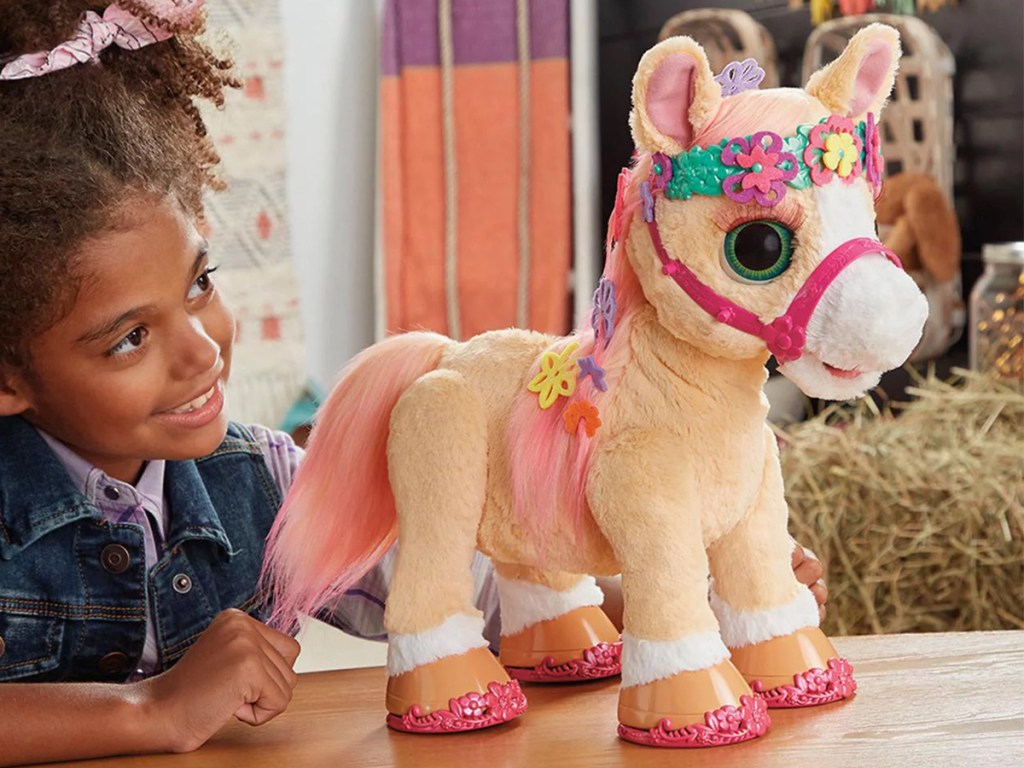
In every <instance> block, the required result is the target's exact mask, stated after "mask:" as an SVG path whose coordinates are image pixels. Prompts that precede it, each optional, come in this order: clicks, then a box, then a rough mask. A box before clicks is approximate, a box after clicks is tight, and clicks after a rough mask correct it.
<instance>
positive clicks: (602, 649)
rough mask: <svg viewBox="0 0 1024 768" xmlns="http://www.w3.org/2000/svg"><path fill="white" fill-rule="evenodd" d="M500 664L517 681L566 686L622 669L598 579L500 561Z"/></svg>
mask: <svg viewBox="0 0 1024 768" xmlns="http://www.w3.org/2000/svg"><path fill="white" fill-rule="evenodd" d="M494 567H495V570H496V571H497V582H498V594H499V595H500V597H501V663H502V664H504V665H505V668H506V669H507V670H508V673H509V674H510V675H512V677H514V678H516V679H517V680H526V681H529V682H533V683H563V682H570V681H577V680H598V679H601V678H605V677H613V676H615V675H617V674H619V672H620V671H621V668H622V664H621V660H620V656H621V652H622V643H621V642H619V632H618V630H617V629H615V626H614V625H613V624H612V622H611V620H610V619H609V618H608V617H607V616H605V614H604V611H602V610H601V608H600V605H601V602H602V600H603V599H604V595H602V593H601V588H600V587H598V586H597V583H596V582H595V580H594V577H593V576H584V575H582V574H579V573H565V572H562V571H542V570H539V569H537V568H532V567H530V566H525V565H512V564H509V563H495V564H494Z"/></svg>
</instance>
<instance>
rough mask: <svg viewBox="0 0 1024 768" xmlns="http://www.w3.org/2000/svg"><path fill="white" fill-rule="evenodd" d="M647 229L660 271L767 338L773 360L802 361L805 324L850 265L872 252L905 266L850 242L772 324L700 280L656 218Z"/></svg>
mask: <svg viewBox="0 0 1024 768" xmlns="http://www.w3.org/2000/svg"><path fill="white" fill-rule="evenodd" d="M647 229H648V231H649V232H650V234H651V240H652V241H653V243H654V249H655V251H657V253H658V258H659V259H661V265H662V266H661V269H662V272H664V273H665V274H666V275H669V276H670V277H671V278H672V279H673V280H675V281H676V284H677V285H678V286H679V287H680V288H682V289H683V290H684V291H685V292H686V295H687V296H689V297H690V298H691V299H693V300H694V302H696V303H697V305H698V306H699V307H700V308H701V309H703V310H704V311H705V312H707V313H708V314H709V315H711V316H712V317H713V318H715V319H716V320H717V321H718V322H720V323H725V324H726V325H729V326H731V327H733V328H736V329H737V330H740V331H743V332H744V333H749V334H751V335H752V336H757V337H758V338H760V339H764V341H765V343H767V345H768V351H769V352H771V353H772V354H773V355H775V359H776V360H778V361H779V362H780V363H789V362H792V361H794V360H798V359H800V357H801V355H803V352H804V344H805V343H806V342H807V324H808V323H809V322H810V320H811V315H812V314H814V309H815V307H817V306H818V302H819V301H821V297H822V296H823V295H824V294H825V290H826V289H827V288H828V287H829V286H830V285H831V284H832V281H834V280H835V279H836V278H837V277H839V273H840V272H842V271H843V270H844V269H846V268H847V267H848V266H850V264H852V263H853V262H854V261H856V260H857V259H859V258H860V257H861V256H866V255H867V254H869V253H881V254H882V255H883V256H885V257H886V258H887V259H889V261H891V262H892V263H893V264H895V265H896V266H897V267H899V268H900V269H902V268H903V265H902V264H901V263H900V260H899V257H898V256H897V255H896V254H895V253H893V252H892V251H891V250H889V249H888V248H886V247H885V246H884V245H882V243H880V242H878V240H875V239H874V238H871V237H858V238H854V239H853V240H847V241H846V242H845V243H843V244H842V245H840V246H839V247H838V248H836V249H835V250H834V251H832V253H830V254H829V255H828V256H826V257H825V258H824V259H822V261H821V263H820V264H818V266H817V267H815V269H814V271H813V272H812V273H811V276H810V277H809V278H807V282H805V283H804V285H803V287H802V288H801V289H800V290H799V291H798V292H797V294H796V296H795V297H794V298H793V301H792V302H791V303H790V305H789V308H788V309H787V310H786V311H785V312H784V313H783V314H781V315H780V316H779V317H777V318H775V319H774V320H772V321H771V322H770V323H764V322H762V321H761V319H760V318H759V317H758V316H757V315H755V314H754V313H753V312H751V311H750V310H748V309H744V308H743V307H741V306H739V305H738V304H735V303H733V302H732V301H730V300H729V299H727V298H725V297H724V296H720V295H719V294H717V293H715V292H714V291H713V290H711V288H709V287H708V286H706V285H705V284H704V283H702V282H701V281H700V280H699V279H698V278H697V276H696V275H695V274H694V273H693V272H692V271H691V270H690V269H689V267H687V266H686V265H685V264H683V263H682V262H681V261H677V260H676V259H673V258H672V257H671V256H669V255H668V252H667V251H666V250H665V245H664V243H662V241H661V235H660V234H659V232H658V224H657V222H656V221H655V219H654V216H651V220H650V221H649V222H648V223H647Z"/></svg>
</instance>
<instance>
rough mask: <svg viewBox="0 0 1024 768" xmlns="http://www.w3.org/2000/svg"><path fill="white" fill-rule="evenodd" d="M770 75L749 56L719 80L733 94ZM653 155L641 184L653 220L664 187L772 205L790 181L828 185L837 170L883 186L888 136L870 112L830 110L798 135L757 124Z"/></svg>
mask: <svg viewBox="0 0 1024 768" xmlns="http://www.w3.org/2000/svg"><path fill="white" fill-rule="evenodd" d="M763 78H764V70H762V69H761V68H760V67H758V66H757V62H755V61H754V60H753V59H746V60H744V61H741V62H732V63H731V64H729V65H728V66H727V67H726V68H725V69H724V70H722V73H721V74H720V75H718V76H717V77H716V78H715V80H716V82H718V84H719V85H720V86H721V87H722V95H723V96H732V95H734V94H737V93H740V92H741V91H745V90H749V89H751V88H757V86H758V84H759V83H760V82H761V80H762V79H763ZM652 160H653V162H652V164H651V175H650V178H649V179H648V180H647V181H645V182H644V183H643V184H642V185H641V187H640V194H641V196H642V198H643V202H644V213H645V219H646V220H647V221H650V220H651V216H652V211H653V207H654V198H653V195H654V194H656V193H659V192H662V193H664V195H665V196H666V197H668V198H671V199H674V200H689V199H690V198H691V197H693V196H694V195H725V196H726V197H728V198H729V199H731V200H734V201H736V202H737V203H749V202H751V201H756V202H757V203H758V204H759V205H762V206H766V207H770V206H773V205H777V204H778V203H780V202H781V201H782V199H783V198H784V197H785V196H786V191H787V188H788V187H792V188H793V189H807V188H808V187H810V186H811V185H812V184H816V185H818V186H821V185H823V184H828V183H829V182H831V181H832V180H833V179H834V178H835V177H837V176H838V177H839V178H840V179H841V180H842V181H844V182H845V183H847V184H849V183H851V182H852V181H853V180H854V179H856V178H857V177H859V176H861V175H863V176H864V177H865V178H866V179H867V181H868V183H869V184H871V186H872V187H873V188H874V190H875V193H876V194H877V193H878V192H879V191H880V190H881V186H882V153H881V139H880V136H879V133H878V125H877V124H876V123H875V116H874V114H872V113H871V112H868V114H867V116H866V117H865V119H864V120H862V121H860V122H858V123H856V124H855V123H854V122H853V121H852V120H850V119H849V118H847V117H843V116H841V115H831V116H829V117H826V118H824V119H822V120H821V121H819V122H818V123H817V124H808V125H800V126H798V127H797V130H796V133H795V134H793V135H792V136H786V137H782V136H780V135H779V134H777V133H775V132H773V131H758V132H757V133H754V134H751V135H749V136H743V137H737V138H730V139H723V140H722V141H721V142H719V143H718V144H714V145H712V146H710V147H706V148H705V147H693V148H692V149H689V150H687V151H686V152H681V153H679V154H678V155H674V156H668V155H666V154H664V153H662V152H656V153H655V154H654V156H653V158H652Z"/></svg>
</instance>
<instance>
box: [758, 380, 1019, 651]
mask: <svg viewBox="0 0 1024 768" xmlns="http://www.w3.org/2000/svg"><path fill="white" fill-rule="evenodd" d="M918 383H919V386H918V387H916V388H914V389H910V390H909V391H910V392H911V393H912V394H913V395H915V396H916V399H915V400H914V401H912V402H910V403H904V404H898V405H893V406H891V407H886V408H884V409H879V408H878V407H877V406H876V405H875V404H874V403H873V402H872V401H871V400H870V398H865V399H864V400H862V401H861V402H860V403H859V404H858V405H857V406H856V408H852V409H851V408H850V406H849V405H847V406H836V407H833V408H831V409H829V410H828V411H826V412H825V413H823V414H821V415H820V416H818V417H817V418H815V419H814V420H812V421H809V422H805V423H802V424H798V425H795V426H793V427H792V428H789V429H788V430H786V431H782V430H779V431H778V434H779V437H780V440H781V441H782V471H783V475H784V476H785V479H786V492H787V498H788V500H789V505H790V530H791V531H792V533H793V535H794V536H795V537H796V538H797V539H798V540H799V541H800V542H801V543H803V544H805V545H806V546H809V547H811V548H812V549H813V550H814V551H815V552H817V554H818V556H819V557H820V558H821V559H822V562H823V563H824V564H825V566H826V572H827V577H826V578H827V581H828V587H829V594H830V598H829V610H828V616H827V618H826V622H825V628H826V631H828V632H830V633H834V634H843V635H848V634H867V633H875V634H877V633H889V632H928V631H953V630H967V629H973V630H981V629H1022V628H1024V385H1022V383H1021V382H1007V381H998V380H995V379H992V378H988V377H985V376H983V375H980V374H976V373H971V372H968V371H962V370H957V371H956V378H955V379H954V380H953V381H949V382H943V381H939V380H937V379H936V378H935V377H934V376H931V375H930V376H929V377H928V378H927V379H920V380H919V382H918ZM897 410H898V411H899V413H898V415H897V414H896V413H895V412H896V411H897Z"/></svg>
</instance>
